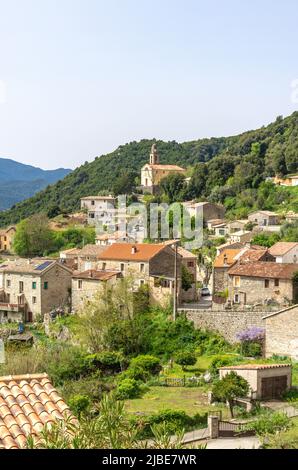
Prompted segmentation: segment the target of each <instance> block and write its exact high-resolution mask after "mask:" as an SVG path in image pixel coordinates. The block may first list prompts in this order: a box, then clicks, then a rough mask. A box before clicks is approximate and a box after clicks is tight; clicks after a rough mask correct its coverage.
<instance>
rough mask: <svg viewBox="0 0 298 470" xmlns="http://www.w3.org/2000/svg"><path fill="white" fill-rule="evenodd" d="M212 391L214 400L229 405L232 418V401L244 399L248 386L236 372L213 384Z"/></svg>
mask: <svg viewBox="0 0 298 470" xmlns="http://www.w3.org/2000/svg"><path fill="white" fill-rule="evenodd" d="M212 391H213V394H214V397H215V398H217V399H220V400H224V401H226V402H227V403H228V404H229V408H230V413H231V416H232V418H233V417H234V413H233V407H234V400H235V398H244V397H246V396H247V394H248V391H249V384H248V382H247V380H245V379H244V378H243V377H240V375H238V374H236V372H230V373H228V374H227V375H225V377H223V378H222V379H221V380H218V381H217V382H215V384H214V385H213V390H212Z"/></svg>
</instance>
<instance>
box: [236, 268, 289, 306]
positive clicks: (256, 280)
mask: <svg viewBox="0 0 298 470" xmlns="http://www.w3.org/2000/svg"><path fill="white" fill-rule="evenodd" d="M297 271H298V270H297V265H295V264H281V263H275V262H272V261H256V262H247V263H246V262H243V261H242V262H241V261H239V262H237V263H236V264H234V265H233V266H232V267H231V268H230V269H229V271H228V276H229V277H228V289H229V302H230V303H231V304H237V305H241V306H244V305H257V304H259V305H268V304H271V305H273V306H278V305H280V306H288V305H290V304H291V303H296V302H297V296H298V284H297V282H295V281H294V279H293V276H294V274H295V273H296V272H297Z"/></svg>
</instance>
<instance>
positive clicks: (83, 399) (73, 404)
mask: <svg viewBox="0 0 298 470" xmlns="http://www.w3.org/2000/svg"><path fill="white" fill-rule="evenodd" d="M68 404H69V407H70V409H71V410H72V411H73V413H74V414H75V415H76V416H78V417H80V416H81V415H82V414H83V413H86V412H87V410H88V409H89V407H90V404H91V401H90V398H89V397H87V396H86V395H74V396H73V397H71V398H70V399H69V400H68Z"/></svg>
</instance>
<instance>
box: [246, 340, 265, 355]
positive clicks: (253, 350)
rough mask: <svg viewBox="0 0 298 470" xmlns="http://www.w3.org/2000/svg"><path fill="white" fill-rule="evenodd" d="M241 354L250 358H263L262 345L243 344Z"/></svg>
mask: <svg viewBox="0 0 298 470" xmlns="http://www.w3.org/2000/svg"><path fill="white" fill-rule="evenodd" d="M241 352H242V354H243V355H244V356H249V357H261V356H262V346H261V344H260V343H255V342H252V343H250V342H248V341H246V342H245V343H242V348H241Z"/></svg>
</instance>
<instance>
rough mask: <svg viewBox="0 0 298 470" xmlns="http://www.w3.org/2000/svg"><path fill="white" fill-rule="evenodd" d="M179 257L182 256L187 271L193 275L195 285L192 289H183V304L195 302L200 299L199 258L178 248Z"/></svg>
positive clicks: (181, 297)
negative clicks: (198, 287) (198, 289)
mask: <svg viewBox="0 0 298 470" xmlns="http://www.w3.org/2000/svg"><path fill="white" fill-rule="evenodd" d="M178 255H180V256H181V263H182V265H183V266H184V267H185V268H186V269H187V271H188V272H189V273H190V274H191V276H192V279H193V284H192V286H191V288H190V289H188V290H184V289H183V288H182V289H181V296H180V300H181V302H188V301H189V302H193V301H196V300H197V299H198V291H197V283H196V281H197V256H196V255H194V254H193V253H192V252H191V251H189V250H186V249H185V248H182V247H181V246H178Z"/></svg>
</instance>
